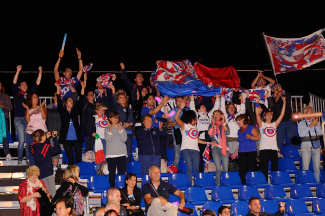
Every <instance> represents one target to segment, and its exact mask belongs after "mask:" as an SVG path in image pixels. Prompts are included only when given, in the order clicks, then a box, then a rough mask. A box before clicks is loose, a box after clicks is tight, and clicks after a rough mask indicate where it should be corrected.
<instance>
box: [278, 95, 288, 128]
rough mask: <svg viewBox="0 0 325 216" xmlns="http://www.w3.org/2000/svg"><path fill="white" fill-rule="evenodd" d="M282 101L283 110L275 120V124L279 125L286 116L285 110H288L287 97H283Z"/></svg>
mask: <svg viewBox="0 0 325 216" xmlns="http://www.w3.org/2000/svg"><path fill="white" fill-rule="evenodd" d="M282 101H283V106H282V110H281V113H280V116H279V118H278V119H277V120H276V121H275V126H276V127H278V125H279V124H280V122H281V121H282V118H283V116H284V113H285V110H286V101H287V98H286V97H285V96H283V97H282Z"/></svg>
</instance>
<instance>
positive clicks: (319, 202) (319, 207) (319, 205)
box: [313, 198, 325, 214]
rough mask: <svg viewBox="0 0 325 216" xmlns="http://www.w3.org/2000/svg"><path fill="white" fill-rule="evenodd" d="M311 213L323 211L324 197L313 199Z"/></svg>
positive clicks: (324, 207) (324, 208)
mask: <svg viewBox="0 0 325 216" xmlns="http://www.w3.org/2000/svg"><path fill="white" fill-rule="evenodd" d="M313 213H315V214H324V213H325V199H323V198H319V199H315V200H314V201H313Z"/></svg>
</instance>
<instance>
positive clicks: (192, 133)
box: [188, 128, 199, 139]
mask: <svg viewBox="0 0 325 216" xmlns="http://www.w3.org/2000/svg"><path fill="white" fill-rule="evenodd" d="M198 134H199V132H198V131H197V130H196V129H194V128H191V129H190V130H189V131H188V136H189V137H191V138H192V139H197V136H198Z"/></svg>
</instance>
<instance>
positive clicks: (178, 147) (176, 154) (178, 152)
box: [173, 136, 181, 169]
mask: <svg viewBox="0 0 325 216" xmlns="http://www.w3.org/2000/svg"><path fill="white" fill-rule="evenodd" d="M173 148H174V160H173V165H174V166H175V167H176V168H177V169H178V162H179V160H180V158H181V145H176V140H175V137H174V136H173Z"/></svg>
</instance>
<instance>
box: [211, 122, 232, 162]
mask: <svg viewBox="0 0 325 216" xmlns="http://www.w3.org/2000/svg"><path fill="white" fill-rule="evenodd" d="M213 124H214V125H213V126H214V127H213V130H214V131H213V132H214V134H215V136H216V138H217V140H218V139H219V143H218V145H219V146H220V147H221V148H222V154H223V155H224V156H226V155H227V149H229V147H227V141H226V134H225V127H224V126H223V125H222V124H223V122H222V121H216V122H214V123H213ZM220 125H221V128H222V131H221V132H220V129H219V126H220Z"/></svg>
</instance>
